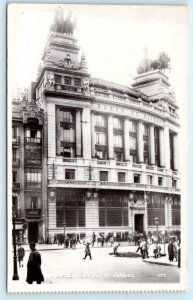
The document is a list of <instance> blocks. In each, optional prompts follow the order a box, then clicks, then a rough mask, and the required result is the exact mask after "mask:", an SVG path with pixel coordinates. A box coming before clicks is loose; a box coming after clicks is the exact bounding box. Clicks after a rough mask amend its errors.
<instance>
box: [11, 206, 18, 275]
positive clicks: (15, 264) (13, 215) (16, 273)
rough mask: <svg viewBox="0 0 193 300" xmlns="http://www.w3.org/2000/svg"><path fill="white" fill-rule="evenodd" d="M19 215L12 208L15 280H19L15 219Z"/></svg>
mask: <svg viewBox="0 0 193 300" xmlns="http://www.w3.org/2000/svg"><path fill="white" fill-rule="evenodd" d="M16 217H17V214H16V211H14V208H13V209H12V221H13V277H12V279H13V280H19V276H18V271H17V253H16V238H15V219H16Z"/></svg>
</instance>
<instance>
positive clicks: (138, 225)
mask: <svg viewBox="0 0 193 300" xmlns="http://www.w3.org/2000/svg"><path fill="white" fill-rule="evenodd" d="M143 216H144V215H143V214H136V215H135V231H137V232H138V233H143Z"/></svg>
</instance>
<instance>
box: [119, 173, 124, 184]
mask: <svg viewBox="0 0 193 300" xmlns="http://www.w3.org/2000/svg"><path fill="white" fill-rule="evenodd" d="M118 182H125V173H124V172H118Z"/></svg>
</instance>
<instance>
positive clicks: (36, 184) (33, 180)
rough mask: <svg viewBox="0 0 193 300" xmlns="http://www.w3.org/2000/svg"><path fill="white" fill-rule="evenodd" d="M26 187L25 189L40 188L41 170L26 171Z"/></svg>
mask: <svg viewBox="0 0 193 300" xmlns="http://www.w3.org/2000/svg"><path fill="white" fill-rule="evenodd" d="M25 180H26V187H27V188H41V186H42V173H41V170H35V169H34V170H33V169H31V170H26V173H25Z"/></svg>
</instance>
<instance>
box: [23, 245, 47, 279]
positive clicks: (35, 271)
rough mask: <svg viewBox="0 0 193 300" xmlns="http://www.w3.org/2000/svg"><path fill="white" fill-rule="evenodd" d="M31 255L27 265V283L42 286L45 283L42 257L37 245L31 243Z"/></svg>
mask: <svg viewBox="0 0 193 300" xmlns="http://www.w3.org/2000/svg"><path fill="white" fill-rule="evenodd" d="M30 249H31V252H30V255H29V259H28V263H27V279H26V281H27V283H29V284H32V283H33V281H36V282H37V284H41V282H42V281H44V277H43V274H42V270H41V255H40V253H39V252H38V251H37V250H36V244H35V243H30Z"/></svg>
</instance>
